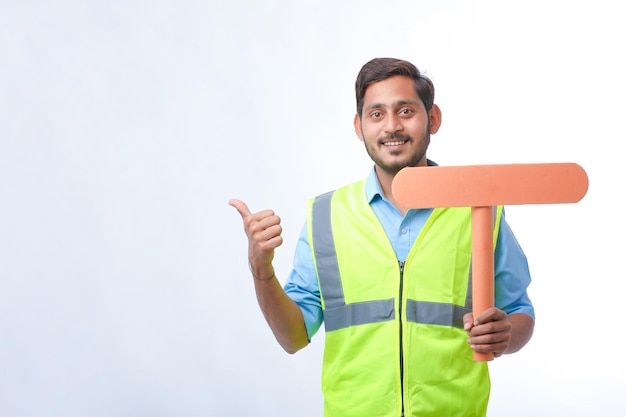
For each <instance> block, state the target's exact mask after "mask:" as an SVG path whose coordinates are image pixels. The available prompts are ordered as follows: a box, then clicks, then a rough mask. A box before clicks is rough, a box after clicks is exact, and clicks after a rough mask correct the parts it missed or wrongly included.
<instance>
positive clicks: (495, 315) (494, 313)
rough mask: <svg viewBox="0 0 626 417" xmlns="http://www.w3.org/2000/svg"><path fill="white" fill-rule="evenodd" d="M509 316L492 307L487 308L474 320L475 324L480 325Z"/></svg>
mask: <svg viewBox="0 0 626 417" xmlns="http://www.w3.org/2000/svg"><path fill="white" fill-rule="evenodd" d="M506 317H507V315H506V313H505V312H504V311H502V310H500V309H498V308H495V307H490V308H488V309H487V310H485V311H483V312H482V313H480V314H479V315H478V316H477V317H476V320H474V325H475V326H478V325H479V324H485V323H489V322H492V321H499V320H504V319H505V318H506Z"/></svg>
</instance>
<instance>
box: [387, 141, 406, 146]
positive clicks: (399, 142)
mask: <svg viewBox="0 0 626 417" xmlns="http://www.w3.org/2000/svg"><path fill="white" fill-rule="evenodd" d="M405 142H406V140H399V141H397V142H385V143H384V145H385V146H399V145H402V144H403V143H405Z"/></svg>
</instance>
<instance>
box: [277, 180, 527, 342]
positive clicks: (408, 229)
mask: <svg viewBox="0 0 626 417" xmlns="http://www.w3.org/2000/svg"><path fill="white" fill-rule="evenodd" d="M365 193H366V196H367V199H368V201H369V204H370V206H371V207H372V210H373V211H374V213H375V214H376V216H377V217H378V220H379V221H380V223H381V225H382V226H383V228H384V229H385V232H386V233H387V237H388V238H389V241H390V242H391V245H392V246H393V249H394V251H395V252H396V256H397V257H398V260H399V261H404V260H406V257H407V256H408V254H409V251H410V249H411V246H413V243H414V242H415V239H416V238H417V236H418V235H419V233H420V231H421V230H422V227H423V226H424V223H425V222H426V219H428V216H430V214H431V212H432V209H411V210H409V211H408V212H407V213H406V215H405V216H402V213H400V211H399V210H398V209H397V208H396V207H395V206H394V205H393V204H391V202H389V200H387V198H385V197H384V195H383V192H382V188H381V186H380V183H379V181H378V177H376V172H375V170H374V169H373V168H372V170H371V172H370V174H369V176H368V177H367V180H366V183H365ZM494 267H495V271H494V279H495V281H494V284H495V306H496V307H498V308H499V309H501V310H504V311H505V312H506V313H507V314H513V313H525V314H528V315H529V316H531V317H533V318H534V317H535V312H534V309H533V305H532V303H531V301H530V298H529V297H528V293H527V288H528V285H529V284H530V272H529V270H528V262H527V259H526V255H525V254H524V252H523V250H522V248H521V247H520V245H519V243H518V242H517V239H515V236H514V235H513V232H512V231H511V228H510V227H509V225H508V224H507V223H506V221H505V219H504V213H503V215H502V220H501V223H500V231H499V233H498V240H497V244H496V250H495V254H494ZM284 289H285V292H286V293H287V295H288V296H289V297H290V298H291V299H292V300H294V301H295V302H296V304H298V306H299V307H300V309H301V310H302V314H303V316H304V324H305V325H306V329H307V333H308V335H309V339H311V338H312V337H313V335H314V334H315V333H317V331H318V330H319V328H320V326H321V325H322V321H323V317H324V316H323V314H322V303H321V298H320V289H319V285H318V282H317V275H316V272H315V266H314V263H313V255H312V253H311V246H310V245H309V240H308V233H307V226H306V224H305V225H304V227H303V228H302V231H301V233H300V237H299V239H298V242H297V244H296V251H295V254H294V259H293V269H292V270H291V273H290V274H289V278H288V280H287V282H286V283H285V286H284Z"/></svg>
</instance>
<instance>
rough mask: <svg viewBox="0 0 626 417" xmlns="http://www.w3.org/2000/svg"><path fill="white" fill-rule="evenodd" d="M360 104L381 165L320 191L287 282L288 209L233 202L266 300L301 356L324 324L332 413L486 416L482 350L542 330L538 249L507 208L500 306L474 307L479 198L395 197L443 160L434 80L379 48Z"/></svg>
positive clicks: (499, 253) (360, 86) (513, 346)
mask: <svg viewBox="0 0 626 417" xmlns="http://www.w3.org/2000/svg"><path fill="white" fill-rule="evenodd" d="M356 102H357V114H356V116H355V118H354V128H355V131H356V134H357V136H358V137H359V139H360V140H361V141H363V143H364V144H365V149H366V151H367V153H368V154H369V156H370V158H371V159H372V160H373V161H374V163H375V165H374V168H373V169H372V171H371V172H370V175H369V176H368V177H367V178H366V179H365V180H364V181H360V182H357V183H354V184H350V185H347V186H345V187H341V188H340V189H338V190H335V191H334V192H330V193H327V194H324V195H321V196H318V197H317V198H315V199H312V200H311V201H310V204H309V210H308V214H307V222H306V225H305V227H304V229H303V231H302V234H301V237H300V239H299V241H298V244H297V247H296V253H295V256H294V268H293V270H292V272H291V274H290V276H289V279H288V281H287V283H286V284H285V287H284V289H283V288H282V287H281V285H280V283H279V281H278V279H277V278H276V274H275V272H274V268H273V266H272V259H273V256H274V249H276V248H277V247H278V246H280V245H281V244H282V237H281V232H282V229H281V226H280V218H279V217H278V216H277V215H276V214H275V213H274V212H273V211H271V210H264V211H260V212H258V213H254V214H253V213H251V212H250V210H249V209H248V207H247V206H246V204H245V203H244V202H242V201H240V200H231V201H230V202H229V204H231V205H232V206H233V207H235V208H236V209H237V210H238V212H239V213H240V215H241V216H242V218H243V221H244V229H245V232H246V234H247V236H248V241H249V245H248V259H249V265H250V271H251V273H252V276H253V277H254V283H255V289H256V294H257V298H258V301H259V305H260V307H261V310H262V311H263V314H264V315H265V318H266V320H267V322H268V324H269V326H270V327H271V329H272V331H273V333H274V335H275V336H276V338H277V340H278V342H279V343H280V344H281V346H282V347H283V348H284V349H285V350H286V351H287V352H289V353H295V352H296V351H298V350H299V349H301V348H303V347H304V346H306V345H307V344H308V343H309V340H310V338H311V337H312V336H313V335H314V334H315V333H316V332H317V330H318V329H319V327H320V326H321V323H322V322H324V327H325V331H326V338H325V339H326V345H325V350H324V363H323V372H322V389H323V393H324V413H325V416H405V415H406V416H442V415H447V416H455V417H458V416H484V415H485V414H486V409H487V402H488V398H489V375H488V369H487V364H486V363H485V362H475V361H473V356H472V351H477V352H494V354H495V356H496V357H499V356H501V355H502V354H506V353H513V352H516V351H518V350H519V349H521V348H522V347H523V346H524V345H525V344H526V343H527V342H528V340H529V339H530V337H531V335H532V332H533V327H534V311H533V306H532V304H531V302H530V299H529V297H528V295H527V291H526V290H527V287H528V285H529V284H530V275H529V272H528V265H527V261H526V257H525V255H524V253H523V251H522V249H521V248H520V246H519V245H518V243H517V241H516V239H515V237H514V235H513V233H512V231H511V230H510V228H509V226H508V225H507V223H506V221H505V219H504V216H503V210H502V207H498V208H497V210H494V225H495V227H494V239H495V241H496V245H495V272H494V277H495V289H496V294H495V304H496V307H494V308H491V309H488V310H487V311H485V312H483V313H481V314H480V315H479V316H478V317H473V315H472V313H471V293H470V291H469V290H470V288H471V274H470V272H471V267H470V258H471V227H470V221H471V215H470V209H469V208H447V209H420V210H405V209H403V208H402V207H400V206H399V205H398V204H397V203H396V201H395V199H394V197H393V195H392V194H391V183H392V180H393V178H394V176H395V175H396V174H397V173H398V171H400V170H401V169H402V168H404V167H407V166H428V165H435V163H434V162H432V161H430V160H428V159H427V157H426V151H427V149H428V145H429V143H430V135H431V134H435V133H437V130H438V129H439V127H440V125H441V110H440V109H439V107H438V106H437V105H436V104H434V87H433V84H432V82H431V81H430V80H429V79H428V78H426V77H425V76H424V75H422V74H420V72H419V70H418V69H417V68H416V67H415V66H414V65H413V64H411V63H409V62H407V61H403V60H398V59H393V58H377V59H373V60H371V61H370V62H368V63H366V64H365V65H364V66H363V68H362V69H361V71H360V73H359V75H358V77H357V80H356Z"/></svg>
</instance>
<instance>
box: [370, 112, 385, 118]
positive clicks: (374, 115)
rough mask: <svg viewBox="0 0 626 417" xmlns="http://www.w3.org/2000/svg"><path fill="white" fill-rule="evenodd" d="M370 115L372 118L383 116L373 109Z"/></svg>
mask: <svg viewBox="0 0 626 417" xmlns="http://www.w3.org/2000/svg"><path fill="white" fill-rule="evenodd" d="M370 117H371V118H372V119H380V118H381V117H383V114H382V113H381V112H379V111H374V112H372V113H371V114H370Z"/></svg>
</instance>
